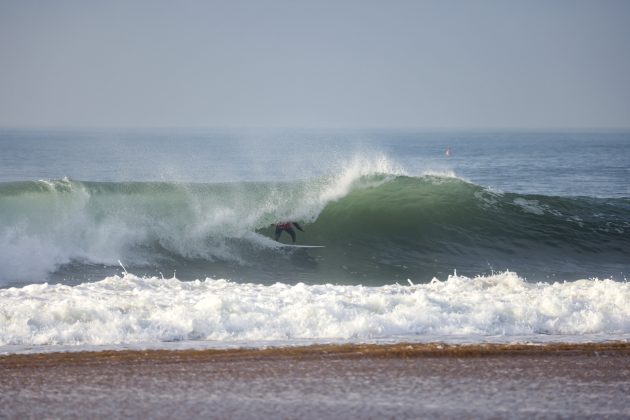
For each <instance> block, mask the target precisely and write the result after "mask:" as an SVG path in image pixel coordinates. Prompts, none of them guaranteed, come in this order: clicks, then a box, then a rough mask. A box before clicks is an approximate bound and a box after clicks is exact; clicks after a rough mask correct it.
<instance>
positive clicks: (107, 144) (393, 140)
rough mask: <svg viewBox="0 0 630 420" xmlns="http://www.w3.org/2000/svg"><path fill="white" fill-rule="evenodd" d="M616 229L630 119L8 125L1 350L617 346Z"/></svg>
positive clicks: (627, 288) (619, 260) (2, 201)
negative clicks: (346, 126) (368, 126)
mask: <svg viewBox="0 0 630 420" xmlns="http://www.w3.org/2000/svg"><path fill="white" fill-rule="evenodd" d="M285 221H296V222H299V223H300V225H301V226H302V227H303V229H304V232H300V231H297V243H298V244H301V245H321V246H324V248H313V249H308V248H291V247H287V246H284V245H283V244H287V243H288V242H290V239H289V237H288V235H287V234H286V233H285V234H283V236H281V238H280V242H281V243H278V242H276V241H274V240H273V236H274V227H273V225H274V224H276V223H278V222H285ZM629 233H630V132H601V131H591V132H527V131H518V132H517V131H514V132H498V131H492V132H414V131H400V130H399V131H393V130H390V131H387V130H337V131H335V130H271V129H250V130H218V129H217V130H210V129H159V130H158V129H155V130H140V129H127V130H122V129H121V130H113V129H103V130H96V129H93V130H87V129H66V130H62V129H37V130H26V129H7V128H5V129H1V130H0V353H15V352H42V351H57V350H64V351H65V350H76V349H79V350H80V349H88V348H89V349H93V348H113V349H123V348H181V347H185V348H188V347H200V348H205V347H247V346H268V345H280V346H291V345H301V344H305V343H307V344H308V343H350V342H353V343H354V342H374V343H381V342H387V343H392V342H393V343H397V342H407V341H411V342H424V341H440V342H447V343H484V342H552V341H553V342H600V341H608V340H627V339H628V338H629V337H630V304H629V303H628V302H630V285H629V284H628V282H627V276H628V273H629V272H630V235H629Z"/></svg>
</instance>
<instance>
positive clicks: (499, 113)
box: [0, 0, 630, 129]
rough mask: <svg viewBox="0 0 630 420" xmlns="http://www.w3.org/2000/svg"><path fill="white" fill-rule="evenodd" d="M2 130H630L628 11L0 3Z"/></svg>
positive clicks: (494, 4) (321, 2)
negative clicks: (54, 128) (271, 128)
mask: <svg viewBox="0 0 630 420" xmlns="http://www.w3.org/2000/svg"><path fill="white" fill-rule="evenodd" d="M0 126H4V127H51V126H54V127H56V126H61V127H221V128H223V127H295V128H393V129H396V128H404V129H407V128H414V129H590V128H603V129H618V128H623V129H625V128H630V1H623V0H621V1H608V0H597V1H580V0H571V1H563V0H544V1H538V0H528V1H510V0H500V1H474V0H470V1H464V0H462V1H454V0H442V1H421V0H417V1H404V0H389V1H385V0H383V1H370V0H360V1H353V0H348V1H343V0H336V1H327V0H318V1H312V0H311V1H301V0H290V1H274V0H268V1H264V0H260V1H255V0H253V1H240V0H230V1H212V0H208V1H188V0H181V1H161V0H136V1H115V0H112V1H96V0H79V1H71V0H67V1H66V0H57V1H56V0H50V1H44V0H15V1H14V0H0Z"/></svg>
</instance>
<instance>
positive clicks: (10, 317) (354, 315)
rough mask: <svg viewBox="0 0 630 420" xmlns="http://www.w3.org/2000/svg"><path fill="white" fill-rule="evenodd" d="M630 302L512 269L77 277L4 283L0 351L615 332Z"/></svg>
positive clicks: (621, 332)
mask: <svg viewBox="0 0 630 420" xmlns="http://www.w3.org/2000/svg"><path fill="white" fill-rule="evenodd" d="M629 301H630V285H629V284H628V283H621V282H615V281H612V280H580V281H576V282H570V283H553V284H549V283H536V284H532V283H528V282H526V281H524V280H523V279H522V278H520V277H518V275H516V274H515V273H509V272H507V273H500V274H495V275H492V276H487V277H477V278H472V279H471V278H468V277H464V276H458V275H452V276H449V277H448V279H446V280H445V281H439V280H437V279H433V280H432V281H431V282H430V283H428V284H418V285H414V284H408V285H399V284H393V285H388V286H380V287H365V286H359V285H357V286H340V285H332V284H322V285H305V284H303V283H298V284H295V285H288V284H283V283H276V284H273V285H269V286H265V285H261V284H241V283H235V282H230V281H227V280H222V279H221V280H214V279H206V280H203V281H200V280H196V281H188V282H184V281H180V280H178V279H176V278H170V279H164V278H156V277H152V278H141V277H137V276H135V275H133V274H128V273H127V274H124V275H123V276H122V277H119V276H113V277H108V278H106V279H104V280H101V281H98V282H94V283H84V284H81V285H77V286H65V285H59V284H58V285H48V284H38V285H30V286H25V287H23V288H10V289H4V290H0V303H1V305H0V307H1V308H2V309H1V311H0V319H1V320H2V328H1V329H0V346H2V347H0V349H1V350H2V351H5V352H7V351H9V352H11V351H25V350H33V349H34V348H35V349H38V350H42V349H45V348H46V347H47V346H62V348H64V349H66V350H67V349H71V348H72V346H85V345H89V346H104V348H111V347H112V346H116V345H119V346H120V345H122V348H129V346H131V345H141V346H142V345H144V346H147V347H156V346H157V347H166V348H168V343H173V342H185V343H187V344H188V345H189V346H194V344H193V343H194V342H200V343H202V344H204V345H205V346H211V347H212V346H214V347H226V346H230V345H232V346H237V345H250V346H251V345H252V344H254V343H255V344H257V345H269V344H270V343H272V344H274V345H292V344H305V343H322V342H370V341H372V342H378V340H387V339H389V340H396V341H403V342H404V341H409V342H417V341H435V340H438V341H444V342H458V343H461V342H467V341H468V342H470V341H473V342H474V341H478V340H481V341H483V342H501V341H508V342H512V341H513V342H522V341H532V342H544V341H553V340H556V341H563V340H565V341H566V340H568V341H572V342H576V341H578V340H579V338H580V337H582V340H588V341H593V340H595V341H606V340H618V339H627V338H628V337H630V306H629V305H628V303H627V302H629ZM197 345H199V344H197ZM80 348H85V347H80ZM114 348H115V347H114Z"/></svg>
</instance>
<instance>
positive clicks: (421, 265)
mask: <svg viewBox="0 0 630 420" xmlns="http://www.w3.org/2000/svg"><path fill="white" fill-rule="evenodd" d="M283 220H296V221H300V222H302V223H303V225H304V228H305V232H304V233H302V232H298V240H299V243H308V244H316V245H325V246H326V248H323V249H320V250H317V251H308V252H301V251H300V252H298V251H295V252H294V251H292V250H290V249H287V248H279V247H277V244H276V243H275V242H273V241H272V240H271V239H270V238H271V237H272V236H273V229H272V228H271V227H270V225H271V224H273V223H276V222H278V221H283ZM628 232H630V199H628V198H620V199H619V198H618V199H602V198H590V197H575V198H567V197H550V196H540V195H519V194H513V193H509V192H506V193H498V192H492V191H489V190H487V189H484V188H482V187H480V186H477V185H474V184H471V183H468V182H465V181H463V180H460V179H458V178H456V177H450V176H449V177H444V176H433V175H426V176H421V177H409V176H405V175H404V174H403V173H402V172H400V171H396V170H394V169H392V168H391V167H390V166H389V165H388V164H387V163H386V162H385V163H383V162H380V163H379V162H377V163H372V165H371V166H370V165H368V167H367V168H366V165H356V166H351V167H350V168H348V169H347V170H346V171H345V172H343V173H340V174H337V175H335V176H330V177H322V178H318V179H311V180H306V181H301V182H295V183H226V184H174V183H96V182H79V181H74V180H68V179H63V180H53V181H37V182H14V183H4V184H0V285H8V284H19V283H21V282H40V281H43V280H46V279H51V278H62V279H72V278H76V279H77V281H82V280H86V279H90V278H94V277H96V278H99V277H100V278H103V277H105V276H107V275H111V274H113V272H114V270H118V269H119V267H118V261H121V262H123V263H124V264H125V265H127V266H128V268H129V267H131V268H133V271H134V272H136V273H143V274H147V275H157V274H158V273H159V272H162V271H164V272H167V273H169V272H172V271H177V272H178V273H179V275H178V277H180V278H184V279H191V278H205V277H206V276H213V277H221V278H229V279H233V280H236V281H257V282H263V283H273V282H275V281H282V282H287V283H295V282H298V281H305V282H307V283H322V282H332V283H343V284H375V285H376V284H390V283H392V282H396V281H406V279H407V278H411V279H413V280H414V281H418V282H426V281H429V280H430V279H431V278H432V277H433V276H435V275H447V274H449V273H452V271H453V270H458V271H460V272H463V273H466V274H468V275H476V274H484V273H485V274H488V273H492V272H493V271H502V270H505V269H512V270H516V271H518V272H519V273H520V274H521V275H523V276H525V277H527V278H530V279H532V280H540V279H543V280H544V279H549V278H551V279H553V278H556V279H563V280H564V279H569V280H570V279H577V278H588V277H612V278H617V279H623V278H624V277H625V276H626V273H627V272H628V269H629V264H630V263H629V262H628V255H630V239H628V238H629V235H628ZM286 239H287V237H284V239H283V240H285V241H286ZM55 276H57V277H55Z"/></svg>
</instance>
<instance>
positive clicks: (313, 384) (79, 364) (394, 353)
mask: <svg viewBox="0 0 630 420" xmlns="http://www.w3.org/2000/svg"><path fill="white" fill-rule="evenodd" d="M147 416H148V417H151V418H175V417H177V418H186V417H193V418H208V417H212V418H392V417H396V418H418V417H431V418H461V417H462V416H463V417H468V418H471V417H474V418H487V417H492V418H497V417H499V418H531V417H532V416H533V417H542V418H558V417H567V418H602V417H604V418H629V417H630V344H629V343H600V344H576V345H574V344H545V345H521V344H519V345H506V344H484V345H445V344H437V343H434V344H394V345H361V344H349V345H316V346H307V347H283V348H269V349H260V350H253V349H238V350H175V351H167V350H147V351H101V352H72V353H47V354H31V355H8V356H2V357H0V418H24V417H27V418H34V417H37V418H41V417H46V418H50V417H63V418H78V417H81V418H85V417H90V418H95V417H96V418H110V417H118V418H120V417H134V418H138V417H147Z"/></svg>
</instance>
